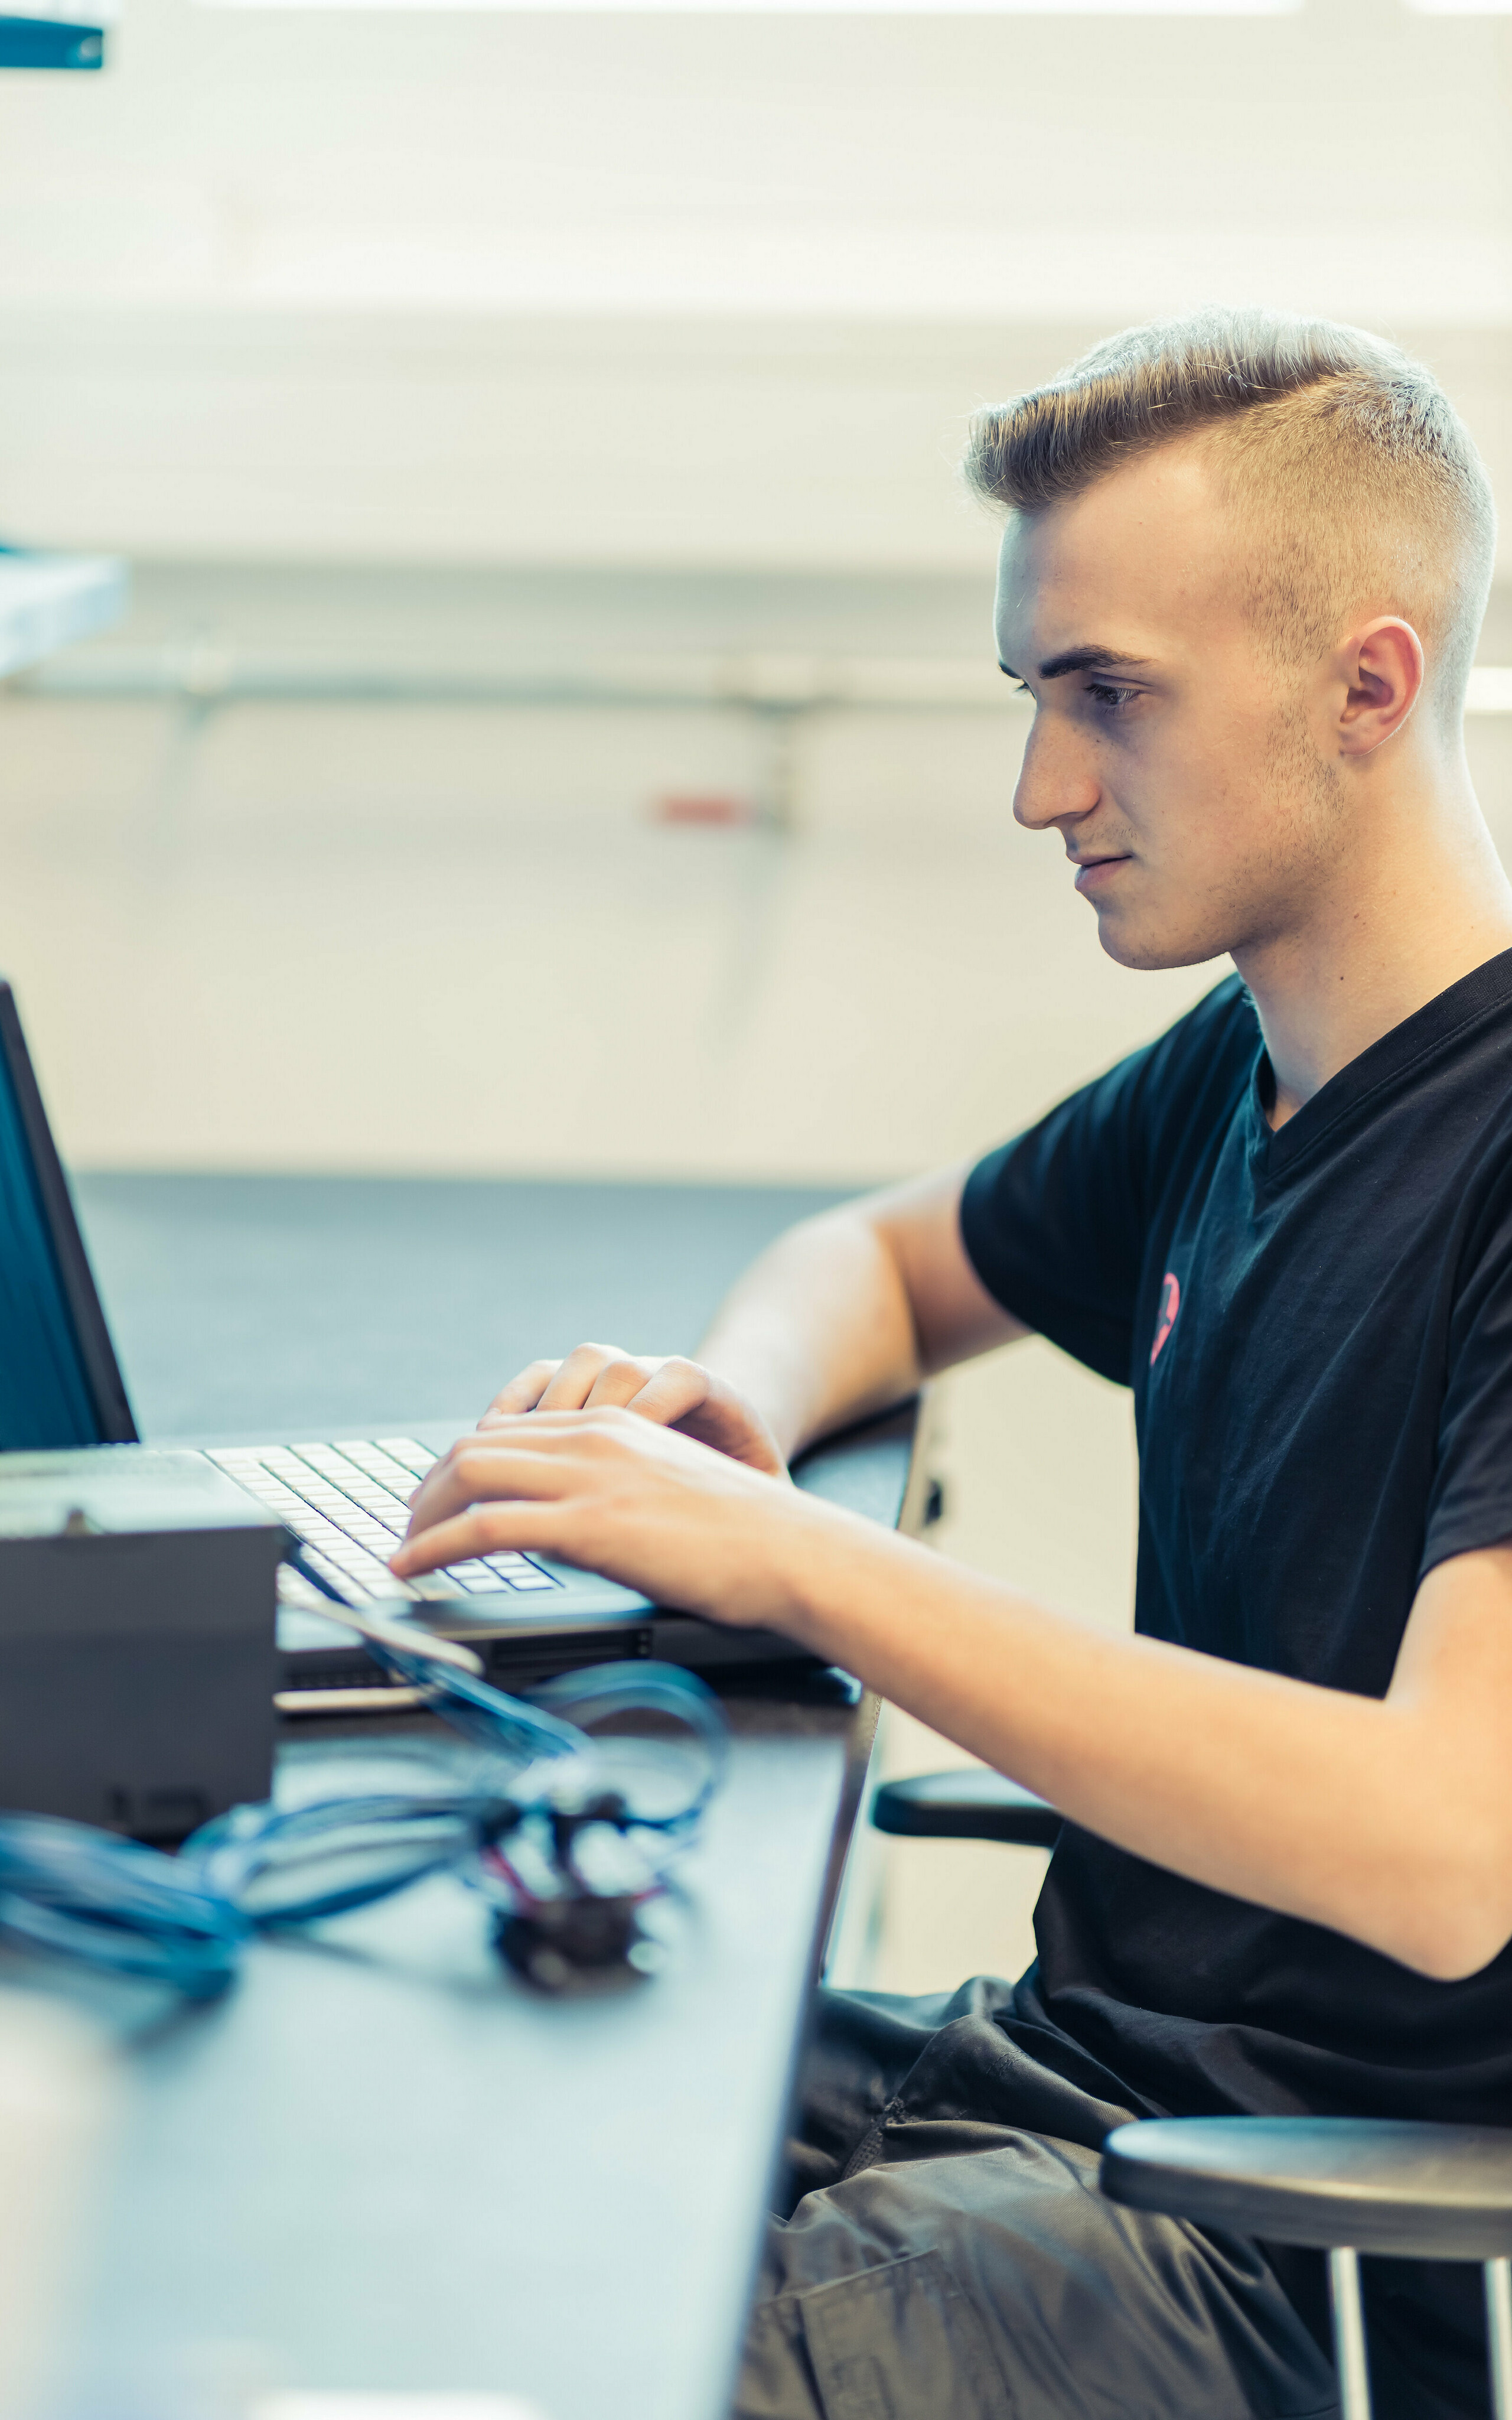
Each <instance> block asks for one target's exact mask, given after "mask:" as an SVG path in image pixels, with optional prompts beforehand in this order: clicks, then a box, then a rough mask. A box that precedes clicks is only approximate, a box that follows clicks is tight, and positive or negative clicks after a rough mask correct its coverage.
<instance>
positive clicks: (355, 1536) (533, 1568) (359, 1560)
mask: <svg viewBox="0 0 1512 2420" xmlns="http://www.w3.org/2000/svg"><path fill="white" fill-rule="evenodd" d="M208 1459H209V1460H210V1461H211V1462H213V1463H215V1464H217V1465H218V1466H219V1467H220V1468H221V1469H222V1470H224V1472H225V1474H226V1477H227V1478H228V1479H234V1480H235V1481H237V1483H238V1485H239V1486H241V1487H244V1488H245V1489H246V1490H247V1492H248V1494H249V1495H251V1496H255V1497H256V1498H257V1501H258V1503H259V1504H262V1505H265V1506H266V1507H267V1510H268V1511H269V1512H276V1514H277V1515H278V1518H279V1519H280V1520H281V1521H282V1522H283V1524H284V1526H285V1528H286V1529H292V1530H293V1532H294V1535H295V1536H296V1537H297V1538H298V1539H299V1541H300V1544H301V1546H302V1547H303V1549H304V1559H305V1560H306V1561H307V1562H308V1564H309V1565H310V1567H311V1569H312V1570H313V1571H315V1572H316V1573H318V1575H319V1576H320V1577H321V1579H323V1580H325V1581H326V1582H327V1583H328V1585H329V1586H330V1587H332V1589H334V1590H336V1592H337V1594H338V1595H340V1596H342V1597H345V1598H346V1599H347V1602H348V1603H349V1604H365V1603H368V1602H370V1601H371V1600H372V1599H373V1598H375V1597H390V1598H393V1597H395V1596H404V1597H409V1598H411V1599H414V1600H419V1601H422V1602H424V1600H427V1599H429V1600H433V1601H434V1600H436V1599H438V1598H441V1597H455V1595H456V1594H457V1593H458V1591H459V1590H460V1591H461V1592H462V1593H463V1594H465V1595H470V1596H490V1595H501V1594H508V1593H510V1592H511V1591H517V1592H518V1593H519V1594H521V1595H529V1594H531V1593H532V1592H533V1591H534V1590H545V1589H552V1588H557V1587H560V1585H561V1583H560V1582H559V1581H557V1580H554V1579H553V1578H552V1577H551V1575H550V1574H549V1572H544V1571H542V1569H541V1567H540V1565H539V1563H534V1562H532V1560H531V1559H530V1557H529V1555H517V1554H501V1555H484V1556H480V1557H479V1558H477V1559H475V1560H473V1561H471V1562H466V1563H453V1564H452V1565H450V1566H449V1568H448V1569H446V1570H445V1571H440V1572H427V1573H425V1574H424V1576H423V1577H421V1578H420V1579H415V1580H401V1579H396V1578H395V1577H394V1575H393V1572H391V1571H390V1570H389V1568H388V1559H389V1557H390V1556H391V1555H392V1554H393V1550H394V1548H395V1547H396V1546H397V1544H399V1541H400V1539H401V1538H402V1537H403V1536H404V1533H405V1531H406V1529H408V1528H409V1503H408V1501H407V1500H406V1499H407V1498H408V1497H409V1496H410V1495H411V1494H412V1493H413V1492H414V1489H415V1488H416V1486H417V1485H418V1484H419V1482H420V1481H421V1480H423V1479H424V1476H425V1473H426V1471H427V1470H429V1468H430V1466H431V1465H432V1464H433V1463H434V1462H435V1461H436V1459H437V1456H436V1455H435V1454H433V1453H430V1452H427V1450H426V1449H425V1448H424V1446H423V1445H419V1444H417V1443H416V1441H415V1439H414V1438H413V1437H371V1438H369V1437H347V1438H344V1439H343V1440H342V1441H341V1442H340V1443H339V1444H337V1445H267V1446H222V1447H217V1448H215V1449H214V1450H212V1451H211V1452H210V1453H209V1455H208ZM311 1593H312V1596H313V1595H314V1593H315V1592H314V1590H312V1591H311Z"/></svg>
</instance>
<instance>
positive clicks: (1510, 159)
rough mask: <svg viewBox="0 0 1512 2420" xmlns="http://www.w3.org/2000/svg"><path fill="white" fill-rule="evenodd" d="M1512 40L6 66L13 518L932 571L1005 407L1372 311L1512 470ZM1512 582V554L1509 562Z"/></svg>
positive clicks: (824, 22) (654, 51)
mask: <svg viewBox="0 0 1512 2420" xmlns="http://www.w3.org/2000/svg"><path fill="white" fill-rule="evenodd" d="M1509 45H1512V23H1509V21H1507V20H1506V19H1501V20H1498V19H1496V18H1494V17H1492V18H1473V17H1472V18H1461V19H1453V18H1426V17H1420V16H1414V15H1411V14H1409V13H1407V12H1406V11H1405V10H1402V9H1400V8H1398V7H1396V5H1394V0H1311V5H1310V6H1308V7H1307V8H1304V10H1303V11H1302V12H1301V13H1300V14H1298V15H1295V16H1284V17H1276V18H1257V19H1249V20H1244V19H1240V20H1233V19H1230V20H1211V21H1205V20H1201V19H1159V18H1154V19H1146V20H1140V19H1129V18H1118V19H1097V18H1085V17H1082V18H1071V19H1064V20H1056V19H1054V18H1034V17H1019V16H1012V17H1008V18H1002V19H995V18H991V17H971V18H951V17H923V18H905V17H887V18H881V19H867V18H865V17H854V18H843V19H836V18H825V17H813V18H805V17H801V16H799V17H795V16H781V17H776V18H760V17H735V18H732V17H709V18H701V17H698V16H684V15H676V16H660V17H658V16H654V15H653V16H645V17H626V16H614V17H593V16H579V15H573V16H563V17H553V16H551V15H550V14H548V13H542V14H532V13H517V14H513V13H500V14H490V13H455V14H452V13H446V12H444V11H441V12H435V13H432V12H421V11H415V12H413V13H381V14H377V15H371V16H369V15H366V14H363V13H362V12H361V11H357V12H353V11H348V10H336V11H332V12H329V13H323V12H320V11H313V12H298V11H296V12H285V11H271V12H265V11H257V10H248V11H224V12H223V11H217V10H214V9H206V8H198V7H196V6H195V5H194V4H193V0H129V6H128V14H127V17H126V21H125V23H124V25H123V27H122V29H121V32H120V35H119V38H118V43H117V46H116V52H115V54H114V56H113V63H112V65H111V67H110V68H109V70H107V72H106V73H105V74H104V75H103V76H101V77H100V78H98V79H95V78H89V77H71V78H65V77H57V78H53V79H44V78H37V77H21V76H11V77H8V78H0V528H4V529H7V530H8V531H10V532H11V533H13V534H19V535H28V536H38V537H47V538H50V539H53V540H54V541H59V542H62V541H69V542H72V541H78V542H81V543H88V544H91V545H93V544H109V545H118V546H121V547H124V548H127V549H129V550H132V551H148V552H154V553H179V552H187V553H191V554H215V553H239V554H255V555H262V556H272V557H278V556H284V557H292V558H300V559H312V558H328V559H330V558H341V559H347V560H374V559H386V560H403V559H422V558H424V559H431V560H440V559H454V560H455V559H472V560H492V561H515V562H528V561H551V560H556V561H560V560H563V559H572V560H578V561H617V562H637V563H653V562H680V563H702V564H719V563H735V564H760V565H765V566H770V565H773V564H777V563H804V564H810V565H819V564H846V565H877V566H948V565H965V564H968V563H974V562H978V561H981V560H983V559H984V557H985V552H986V551H987V547H988V544H989V541H988V539H987V537H986V535H985V533H984V530H983V526H982V524H981V523H980V520H978V519H976V518H975V517H974V516H973V515H972V514H971V513H969V512H968V511H967V509H966V508H965V506H964V504H963V503H962V502H961V500H960V498H959V496H958V494H957V492H956V489H955V487H954V484H953V480H952V476H951V468H950V466H951V462H952V460H953V458H954V456H955V453H956V452H957V450H958V446H959V439H960V433H961V428H962V425H963V420H964V414H965V413H966V412H967V411H969V409H970V408H971V406H972V405H973V404H974V403H976V402H978V401H979V400H981V399H983V398H984V397H988V396H993V395H994V394H998V393H1001V392H1003V391H1004V390H1007V389H1011V388H1012V387H1014V386H1016V385H1018V384H1020V383H1022V382H1023V381H1025V380H1029V379H1032V378H1034V377H1036V376H1039V375H1041V374H1042V373H1044V372H1046V371H1048V370H1049V369H1051V368H1052V367H1054V366H1055V365H1056V364H1057V362H1058V361H1060V360H1061V359H1063V358H1064V357H1065V356H1066V355H1067V354H1068V353H1069V352H1070V351H1072V349H1075V348H1076V347H1077V346H1078V345H1080V344H1081V343H1082V342H1083V341H1084V340H1085V339H1086V338H1087V337H1088V335H1091V334H1097V333H1101V332H1103V331H1105V330H1106V329H1107V327H1108V326H1109V325H1111V324H1117V323H1119V322H1120V321H1123V320H1127V319H1129V318H1134V317H1135V316H1138V315H1141V314H1144V313H1147V312H1149V311H1151V310H1155V309H1159V308H1163V307H1166V306H1170V305H1173V304H1179V303H1180V302H1187V301H1191V300H1193V299H1195V298H1198V297H1202V296H1218V297H1227V298H1236V297H1253V298H1257V299H1260V300H1265V301H1270V302H1281V303H1286V304H1289V305H1292V306H1297V307H1304V308H1317V309H1321V310H1326V311H1331V312H1334V313H1336V314H1339V315H1342V316H1345V317H1350V318H1361V319H1365V320H1368V321H1370V322H1372V323H1373V324H1376V325H1380V326H1383V327H1386V328H1389V329H1391V330H1392V331H1394V332H1396V333H1397V334H1401V335H1403V336H1405V337H1406V338H1407V339H1408V340H1409V341H1412V342H1413V343H1414V344H1417V345H1419V346H1420V347H1421V349H1424V350H1425V351H1426V352H1427V354H1428V356H1429V358H1430V359H1432V360H1433V361H1434V362H1435V364H1436V365H1439V366H1440V367H1441V368H1442V371H1443V375H1444V376H1445V378H1446V380H1448V383H1449V385H1450V387H1451V390H1452V391H1453V392H1454V393H1455V394H1456V396H1458V398H1459V400H1460V401H1461V404H1462V407H1463V409H1464V410H1465V411H1466V412H1467V415H1468V417H1469V418H1470V420H1471V423H1472V425H1473V427H1474V428H1475V430H1476V433H1477V435H1478V436H1479V438H1480V439H1481V442H1482V443H1483V444H1484V445H1485V447H1486V450H1487V452H1488V455H1489V458H1490V459H1491V462H1492V466H1493V469H1494V470H1495V472H1496V473H1497V475H1498V478H1499V483H1500V485H1501V487H1502V489H1503V491H1504V493H1505V492H1508V491H1509V490H1512V433H1509V420H1508V405H1507V397H1508V395H1509V393H1512V378H1509V369H1512V182H1509V180H1512V145H1509V144H1508V142H1507V140H1506V132H1507V129H1506V104H1507V97H1508V86H1509V75H1512V67H1509V60H1512V49H1509ZM1507 559H1508V560H1509V561H1512V556H1509V557H1508V558H1507Z"/></svg>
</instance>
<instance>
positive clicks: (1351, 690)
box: [1337, 613, 1424, 756]
mask: <svg viewBox="0 0 1512 2420" xmlns="http://www.w3.org/2000/svg"><path fill="white" fill-rule="evenodd" d="M1337 660H1338V666H1339V670H1340V672H1341V673H1342V675H1343V678H1344V689H1345V696H1344V704H1343V706H1342V707H1341V709H1340V711H1339V717H1338V734H1337V736H1338V749H1339V753H1340V755H1341V756H1368V755H1369V754H1370V752H1371V751H1372V750H1373V749H1376V748H1379V747H1380V746H1381V742H1382V740H1385V739H1390V738H1392V737H1394V736H1395V734H1396V732H1398V731H1399V730H1400V729H1401V727H1402V725H1403V723H1404V722H1405V721H1407V718H1408V716H1409V715H1410V714H1411V713H1412V708H1413V706H1415V705H1416V704H1417V701H1418V696H1419V694H1420V692H1421V690H1422V687H1423V669H1424V667H1423V642H1422V640H1421V639H1420V638H1419V637H1418V635H1417V632H1416V631H1415V630H1414V629H1413V628H1412V624H1411V622H1404V621H1402V620H1401V618H1400V616H1399V615H1397V614H1395V613H1390V614H1382V615H1381V619H1380V621H1379V622H1367V623H1366V625H1365V628H1364V629H1363V630H1356V631H1355V632H1354V633H1353V634H1352V636H1351V637H1350V639H1349V640H1348V641H1347V642H1346V644H1344V646H1343V647H1341V648H1340V650H1339V655H1338V659H1337Z"/></svg>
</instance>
